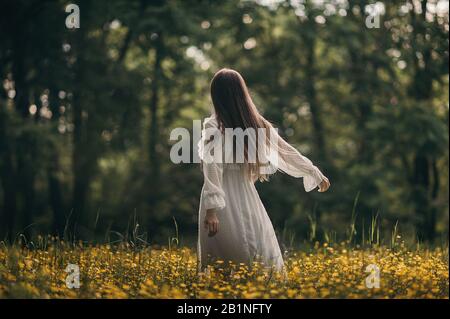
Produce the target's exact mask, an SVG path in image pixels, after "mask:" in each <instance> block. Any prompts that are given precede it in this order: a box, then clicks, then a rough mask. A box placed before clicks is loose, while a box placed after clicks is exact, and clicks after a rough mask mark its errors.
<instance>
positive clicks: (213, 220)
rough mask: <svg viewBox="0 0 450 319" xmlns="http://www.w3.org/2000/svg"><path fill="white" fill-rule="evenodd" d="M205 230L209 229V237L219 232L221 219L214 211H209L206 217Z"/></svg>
mask: <svg viewBox="0 0 450 319" xmlns="http://www.w3.org/2000/svg"><path fill="white" fill-rule="evenodd" d="M205 228H206V229H208V236H209V237H212V236H214V235H215V234H217V232H218V231H219V219H218V218H217V215H216V212H215V211H214V209H208V210H207V211H206V217H205Z"/></svg>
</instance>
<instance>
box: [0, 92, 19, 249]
mask: <svg viewBox="0 0 450 319" xmlns="http://www.w3.org/2000/svg"><path fill="white" fill-rule="evenodd" d="M11 138H12V137H11V136H10V134H9V129H8V114H7V110H6V106H5V105H4V104H3V101H2V100H0V172H1V175H0V181H1V183H2V189H3V207H2V212H1V214H0V219H1V221H2V223H1V224H0V236H1V237H0V240H3V239H6V240H8V241H9V242H12V240H13V232H14V217H15V216H17V202H16V200H17V198H16V196H17V194H16V192H17V190H16V182H15V181H16V177H15V169H14V164H13V159H12V152H13V150H12V146H11V143H10V142H11Z"/></svg>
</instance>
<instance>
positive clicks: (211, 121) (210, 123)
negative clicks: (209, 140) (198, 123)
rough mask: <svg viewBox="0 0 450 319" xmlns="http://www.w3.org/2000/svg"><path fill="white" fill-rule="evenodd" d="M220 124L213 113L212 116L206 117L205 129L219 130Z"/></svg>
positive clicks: (204, 121)
mask: <svg viewBox="0 0 450 319" xmlns="http://www.w3.org/2000/svg"><path fill="white" fill-rule="evenodd" d="M218 127H219V123H218V121H217V117H216V115H215V114H214V113H212V114H211V115H210V116H208V117H205V119H204V120H203V128H205V129H206V128H218Z"/></svg>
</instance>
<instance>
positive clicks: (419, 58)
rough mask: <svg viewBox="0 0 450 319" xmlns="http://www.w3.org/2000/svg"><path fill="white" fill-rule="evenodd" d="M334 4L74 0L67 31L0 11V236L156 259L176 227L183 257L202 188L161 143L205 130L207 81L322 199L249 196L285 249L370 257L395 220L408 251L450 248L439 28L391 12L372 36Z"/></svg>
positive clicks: (46, 15) (53, 14) (32, 7)
mask: <svg viewBox="0 0 450 319" xmlns="http://www.w3.org/2000/svg"><path fill="white" fill-rule="evenodd" d="M426 2H427V1H422V2H420V4H421V5H422V7H423V5H424V4H425V7H426ZM333 3H334V2H331V1H325V2H324V3H323V4H317V2H314V1H304V2H297V1H276V2H274V3H272V4H270V5H264V2H258V1H238V0H232V1H206V0H201V1H181V0H173V1H145V0H132V1H123V0H115V1H108V2H106V1H81V0H80V1H78V2H77V4H78V5H79V6H80V12H81V28H80V29H74V30H69V29H66V28H65V25H64V20H65V17H66V13H65V12H64V7H65V5H66V4H67V3H66V1H52V2H45V1H38V0H33V1H30V0H29V1H6V2H5V4H4V9H3V10H2V12H1V13H0V36H1V39H2V41H1V43H0V76H1V80H2V83H3V89H2V90H1V91H0V172H1V175H0V181H1V183H0V221H1V224H2V226H1V227H2V229H1V230H0V236H1V237H2V238H3V237H6V238H8V239H9V240H11V241H13V240H14V239H15V238H16V237H17V235H16V234H19V233H24V236H26V237H31V236H33V235H35V234H39V233H48V232H50V233H59V235H61V236H63V232H64V230H66V234H65V235H67V236H68V237H72V238H70V239H75V240H76V239H78V238H82V239H94V240H99V241H101V240H104V239H105V238H104V234H105V233H106V234H107V236H110V237H114V236H116V237H117V236H118V235H114V234H124V233H125V234H128V236H130V237H133V238H135V241H136V244H138V243H139V242H147V241H148V242H159V243H165V242H167V238H173V231H172V228H173V220H176V224H177V235H176V242H177V243H178V240H180V241H182V242H183V243H185V244H186V243H192V242H193V240H194V239H195V235H196V227H197V225H196V223H197V209H198V200H199V194H200V189H201V186H202V176H201V172H200V170H199V167H198V165H196V164H184V165H174V164H172V163H171V162H170V160H169V151H170V147H171V144H170V143H169V141H168V137H169V134H170V131H171V129H173V128H175V127H187V128H188V129H190V128H191V127H192V120H193V119H201V118H203V117H205V116H206V115H207V114H208V113H209V111H210V108H211V107H210V105H211V102H210V100H209V96H208V95H209V88H208V85H209V80H210V78H211V76H212V74H213V73H214V72H215V71H216V70H218V69H219V68H221V67H232V68H235V69H237V70H239V71H240V72H241V73H242V74H243V75H244V77H245V78H246V80H247V82H248V85H249V87H250V90H251V93H252V96H253V98H254V100H255V103H256V104H257V106H258V108H259V109H260V110H261V112H263V113H264V115H265V116H266V117H267V118H268V119H269V120H271V121H272V122H273V123H274V124H275V125H276V126H277V127H279V128H280V131H281V133H282V134H283V135H284V136H285V137H286V138H287V140H288V141H289V142H291V143H292V144H294V145H295V146H296V147H298V149H299V150H300V151H301V152H302V153H304V154H305V155H306V156H308V157H310V158H311V159H312V160H313V161H314V162H315V163H316V164H317V165H318V166H319V167H320V168H322V170H323V171H324V173H325V174H326V175H327V176H328V177H329V178H330V180H331V183H332V186H331V189H330V191H329V192H327V193H325V194H318V193H309V194H305V193H304V192H303V191H302V181H300V180H294V179H292V178H289V177H287V176H283V175H281V174H278V175H276V176H274V177H273V178H272V179H271V181H270V183H263V184H260V185H258V186H257V187H258V190H259V191H260V194H261V198H262V200H263V202H264V204H265V206H266V208H267V210H268V212H269V215H270V216H271V219H272V221H273V223H274V224H275V227H276V228H277V229H279V230H281V229H283V234H284V235H283V237H286V241H288V242H289V245H291V246H292V244H293V243H292V242H293V241H294V239H293V238H294V237H295V239H296V240H303V239H308V236H309V239H310V240H313V239H314V240H319V241H338V240H341V239H344V240H350V241H355V242H361V243H365V242H368V243H369V244H372V243H375V242H377V241H379V238H380V237H382V238H386V236H390V235H391V232H392V229H395V232H396V233H397V221H398V225H399V227H401V229H402V231H403V232H404V233H406V236H407V237H408V238H409V239H411V240H412V241H415V240H417V239H418V240H419V241H420V242H422V241H429V242H432V241H435V240H438V239H440V238H447V237H448V113H449V112H448V105H449V104H448V29H449V27H448V26H449V24H448V13H447V14H441V13H439V12H437V13H429V15H430V14H431V16H432V17H433V18H432V19H430V18H429V17H427V15H426V14H425V12H424V11H423V10H422V11H421V10H419V8H418V7H417V8H415V9H413V8H411V7H410V6H408V5H407V4H405V3H404V2H403V1H389V2H388V3H385V13H384V15H382V16H381V20H382V21H381V22H382V23H381V27H380V28H379V29H369V28H367V27H365V24H364V23H365V22H364V21H365V15H364V14H363V13H364V8H363V7H361V6H363V5H366V4H367V3H368V2H366V1H349V2H348V3H349V4H348V6H347V5H342V6H339V5H338V6H337V5H335V4H333ZM416 5H417V3H416ZM425 7H424V8H425ZM405 10H406V11H405ZM355 194H359V195H358V197H357V199H355ZM356 203H357V205H356ZM308 220H309V222H308ZM130 221H133V223H131V224H133V225H137V224H139V228H138V229H136V228H133V227H127V225H130ZM349 225H351V226H350V229H349V230H348V231H346V229H348V228H349ZM394 227H395V228H394ZM356 229H358V230H362V231H361V232H356ZM380 231H381V232H384V234H382V235H380V234H379V232H380ZM383 235H384V236H383ZM394 235H395V236H397V234H394ZM394 235H392V236H394ZM120 236H124V235H120ZM125 236H127V235H125ZM338 237H339V238H338ZM109 239H110V240H114V238H109ZM119 239H120V238H119ZM170 240H171V242H172V239H170ZM394 240H395V238H394Z"/></svg>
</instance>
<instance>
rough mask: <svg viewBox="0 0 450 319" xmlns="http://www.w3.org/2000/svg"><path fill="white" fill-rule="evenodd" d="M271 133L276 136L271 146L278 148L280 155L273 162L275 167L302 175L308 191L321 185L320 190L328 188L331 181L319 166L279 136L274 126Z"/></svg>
mask: <svg viewBox="0 0 450 319" xmlns="http://www.w3.org/2000/svg"><path fill="white" fill-rule="evenodd" d="M270 134H271V135H272V134H274V137H275V138H273V139H270V145H271V148H272V147H273V148H274V149H276V151H277V155H278V156H277V158H276V160H275V163H273V164H274V166H275V167H277V168H278V169H279V170H281V171H283V172H285V173H286V174H289V175H291V176H293V177H297V178H299V177H302V178H303V186H304V188H305V190H306V191H307V192H310V191H312V190H313V189H315V188H316V187H319V192H325V191H327V190H328V188H329V187H330V182H329V180H328V178H327V177H326V176H325V175H323V174H322V172H321V171H320V170H319V168H317V167H316V166H314V164H313V163H312V162H311V161H310V160H309V159H308V158H307V157H305V156H303V155H302V154H301V153H300V152H299V151H298V150H296V149H295V148H294V147H293V146H292V145H290V144H289V143H288V142H286V141H285V140H284V139H283V138H282V137H281V136H279V135H278V133H277V132H276V130H275V129H273V128H272V129H271V130H270Z"/></svg>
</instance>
